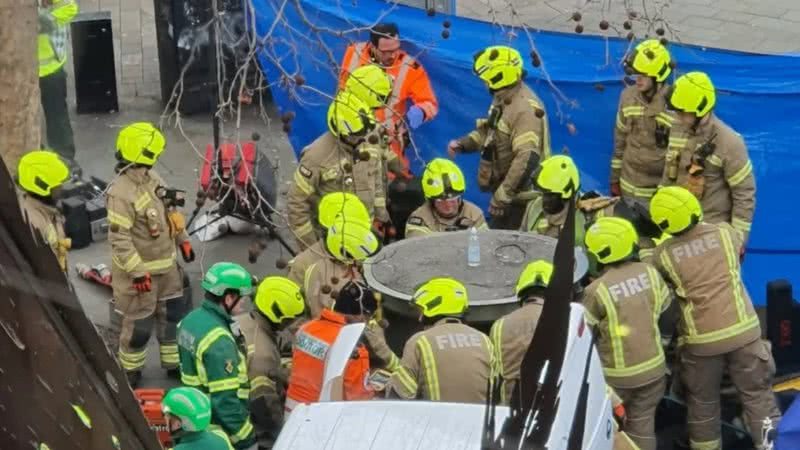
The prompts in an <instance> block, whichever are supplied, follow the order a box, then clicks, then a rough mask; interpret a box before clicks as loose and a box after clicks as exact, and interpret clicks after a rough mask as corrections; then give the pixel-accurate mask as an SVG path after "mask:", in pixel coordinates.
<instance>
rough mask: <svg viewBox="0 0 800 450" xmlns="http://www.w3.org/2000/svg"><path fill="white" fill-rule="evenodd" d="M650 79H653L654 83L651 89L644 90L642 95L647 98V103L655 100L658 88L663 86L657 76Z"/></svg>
mask: <svg viewBox="0 0 800 450" xmlns="http://www.w3.org/2000/svg"><path fill="white" fill-rule="evenodd" d="M650 79H651V80H653V84H652V85H651V86H650V89H648V90H646V91H644V92H642V96H643V97H644V99H645V100H647V103H650V102H652V101H653V99H654V98H655V96H656V93H658V88H659V87H661V83H659V82H657V81H656V79H655V78H653V77H650Z"/></svg>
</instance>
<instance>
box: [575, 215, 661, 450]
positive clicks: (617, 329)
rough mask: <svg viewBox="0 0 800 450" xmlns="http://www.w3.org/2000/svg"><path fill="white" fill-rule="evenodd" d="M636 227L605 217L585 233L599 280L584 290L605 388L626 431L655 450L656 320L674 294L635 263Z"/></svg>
mask: <svg viewBox="0 0 800 450" xmlns="http://www.w3.org/2000/svg"><path fill="white" fill-rule="evenodd" d="M638 241H639V237H638V235H637V233H636V229H635V228H634V227H633V224H631V223H630V222H628V221H627V220H625V219H622V218H619V217H601V218H599V219H597V221H596V222H595V223H593V224H592V226H591V227H589V229H588V230H586V249H587V251H588V252H589V253H590V254H591V255H592V256H593V257H594V260H595V261H597V263H598V270H599V272H600V275H599V277H598V278H596V279H595V280H594V281H593V282H592V283H591V284H590V285H589V286H588V287H587V288H586V290H585V291H584V295H583V305H584V307H585V308H586V309H585V317H586V322H587V323H588V324H589V325H590V326H591V327H592V328H593V329H594V336H595V337H596V342H597V349H598V352H599V354H600V359H601V361H602V363H603V372H604V373H605V378H606V383H608V384H609V385H610V386H611V387H612V388H613V389H614V391H615V392H616V393H617V394H618V395H619V396H620V398H622V401H623V403H624V404H625V410H626V412H627V418H626V421H625V426H624V428H623V429H624V431H625V432H626V433H627V434H628V436H630V437H631V439H633V441H634V442H636V444H637V445H638V446H639V448H641V449H642V450H655V448H656V435H655V414H656V407H657V406H658V404H659V402H660V401H661V397H662V396H663V394H664V389H665V388H666V385H667V383H666V368H667V367H666V362H665V359H664V350H663V349H662V347H661V333H660V332H659V328H658V321H659V317H660V316H661V313H663V312H664V311H665V310H666V309H667V307H668V306H669V304H670V292H669V289H668V288H667V284H666V282H665V281H664V279H663V278H661V275H659V274H658V271H656V269H655V268H654V267H653V266H651V265H650V264H646V263H643V262H639V261H637V260H636V245H637V242H638Z"/></svg>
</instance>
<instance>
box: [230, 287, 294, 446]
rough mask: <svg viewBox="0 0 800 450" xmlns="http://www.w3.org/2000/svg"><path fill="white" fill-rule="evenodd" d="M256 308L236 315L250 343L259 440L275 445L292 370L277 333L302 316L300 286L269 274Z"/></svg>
mask: <svg viewBox="0 0 800 450" xmlns="http://www.w3.org/2000/svg"><path fill="white" fill-rule="evenodd" d="M254 303H255V310H254V311H251V312H250V313H247V314H242V315H239V316H236V322H237V323H238V324H239V329H240V330H241V331H242V334H243V335H244V341H245V343H246V344H247V373H248V378H249V379H250V412H251V417H252V420H253V426H254V427H255V431H256V437H257V439H258V443H259V445H260V446H261V447H263V448H272V445H273V444H274V443H275V440H276V439H277V438H278V432H279V431H280V429H281V425H282V424H283V403H284V398H285V395H286V393H285V392H286V386H287V383H288V381H289V374H288V371H287V370H285V369H284V368H283V367H282V366H281V354H280V352H279V349H278V345H277V340H276V334H277V332H278V331H281V330H282V329H283V328H284V327H286V326H287V325H288V324H290V323H292V321H294V320H295V319H296V318H298V317H300V316H302V314H303V311H304V310H305V302H304V300H303V295H302V294H301V292H300V286H298V285H297V284H296V283H294V282H293V281H291V280H289V279H287V278H284V277H267V278H265V279H264V280H263V281H261V283H260V284H259V285H258V289H257V290H256V297H255V301H254Z"/></svg>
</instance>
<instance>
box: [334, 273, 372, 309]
mask: <svg viewBox="0 0 800 450" xmlns="http://www.w3.org/2000/svg"><path fill="white" fill-rule="evenodd" d="M376 309H378V302H377V300H376V299H375V294H374V293H373V292H372V289H370V288H369V286H367V285H366V284H365V283H363V282H361V281H355V280H350V281H348V282H347V284H345V285H344V287H342V289H341V290H340V291H339V296H338V297H336V311H337V312H340V313H342V314H349V315H354V316H356V315H360V314H364V315H366V316H369V315H372V313H374V312H375V310H376Z"/></svg>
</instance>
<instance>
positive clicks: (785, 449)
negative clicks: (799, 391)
mask: <svg viewBox="0 0 800 450" xmlns="http://www.w3.org/2000/svg"><path fill="white" fill-rule="evenodd" d="M796 448H800V402H798V401H797V397H795V399H794V401H793V402H792V406H790V407H789V409H788V410H786V412H785V413H784V414H783V418H782V419H781V422H780V423H779V424H778V437H777V439H776V440H775V450H794V449H796Z"/></svg>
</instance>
